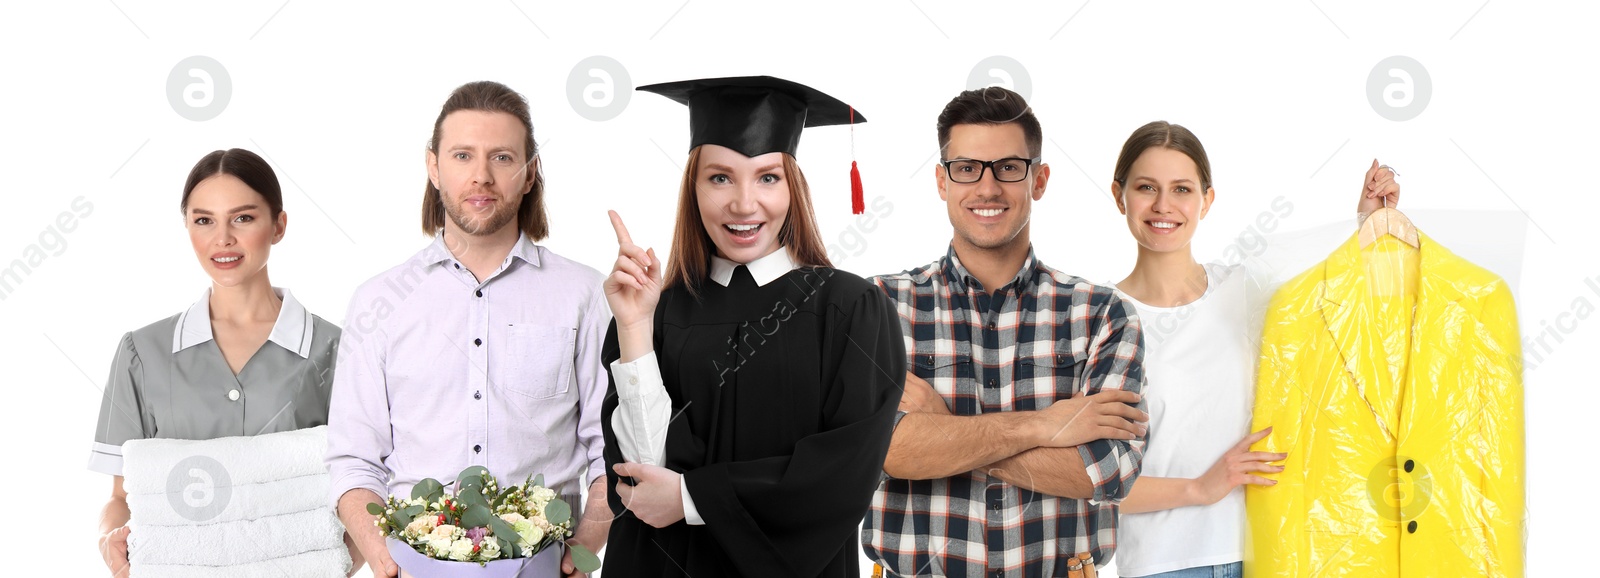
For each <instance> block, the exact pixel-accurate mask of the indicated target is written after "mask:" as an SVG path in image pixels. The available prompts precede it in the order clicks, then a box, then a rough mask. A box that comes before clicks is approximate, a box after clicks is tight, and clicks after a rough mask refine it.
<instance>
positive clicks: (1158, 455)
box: [1116, 264, 1257, 576]
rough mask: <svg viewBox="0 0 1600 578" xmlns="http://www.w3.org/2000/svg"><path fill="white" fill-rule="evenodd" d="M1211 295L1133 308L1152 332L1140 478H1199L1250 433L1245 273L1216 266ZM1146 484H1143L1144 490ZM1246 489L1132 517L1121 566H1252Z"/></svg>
mask: <svg viewBox="0 0 1600 578" xmlns="http://www.w3.org/2000/svg"><path fill="white" fill-rule="evenodd" d="M1205 270H1206V278H1207V283H1206V291H1205V294H1203V295H1202V296H1201V297H1200V298H1199V299H1197V300H1195V301H1194V302H1193V303H1189V304H1187V305H1183V306H1180V307H1151V306H1149V305H1145V304H1144V303H1141V302H1139V301H1138V300H1137V299H1134V298H1132V297H1129V296H1128V295H1127V294H1126V293H1122V292H1121V291H1118V292H1117V293H1118V296H1119V297H1122V298H1123V299H1126V300H1128V301H1129V302H1130V303H1133V304H1134V307H1135V308H1137V309H1138V312H1139V323H1140V326H1141V327H1142V328H1143V331H1144V347H1145V349H1144V372H1145V384H1146V387H1145V390H1144V399H1145V402H1146V405H1147V406H1148V409H1149V412H1150V434H1149V439H1148V442H1147V444H1146V445H1145V452H1144V463H1143V466H1142V469H1141V471H1140V473H1139V476H1140V478H1144V477H1156V478H1196V477H1199V476H1200V475H1201V474H1204V473H1205V472H1206V470H1208V469H1210V468H1211V466H1212V464H1215V463H1216V461H1217V458H1219V457H1222V454H1224V453H1226V452H1227V451H1228V449H1229V448H1232V447H1233V446H1234V444H1237V443H1239V440H1241V439H1243V438H1244V436H1245V435H1247V434H1248V433H1249V429H1250V410H1251V404H1252V403H1253V402H1254V397H1255V387H1254V383H1255V375H1254V374H1255V353H1256V351H1255V349H1256V346H1255V342H1256V341H1257V338H1256V336H1252V335H1250V332H1251V331H1252V329H1251V325H1252V324H1251V323H1250V317H1249V315H1250V312H1251V305H1250V302H1251V301H1252V299H1253V295H1252V294H1251V291H1250V287H1251V283H1252V281H1251V280H1250V279H1248V275H1247V274H1246V272H1245V269H1244V267H1241V266H1238V265H1234V266H1226V265H1221V264H1209V265H1206V266H1205ZM1138 484H1139V482H1137V481H1135V482H1134V487H1135V488H1137V487H1138ZM1245 523H1246V522H1245V512H1244V488H1242V487H1241V488H1235V489H1234V491H1233V492H1231V493H1229V494H1228V495H1227V496H1226V497H1224V498H1223V499H1222V500H1221V501H1219V502H1217V503H1215V504H1212V505H1209V506H1192V507H1186V508H1176V509H1171V510H1163V511H1160V512H1150V513H1144V514H1123V515H1122V521H1121V528H1120V530H1119V531H1118V535H1117V542H1118V544H1117V553H1116V566H1117V571H1118V572H1119V573H1120V574H1121V575H1122V576H1146V575H1149V574H1158V573H1161V572H1168V571H1172V570H1181V569H1184V568H1192V567H1196V566H1210V565H1215V564H1227V563H1231V562H1238V561H1240V560H1243V559H1244V530H1245Z"/></svg>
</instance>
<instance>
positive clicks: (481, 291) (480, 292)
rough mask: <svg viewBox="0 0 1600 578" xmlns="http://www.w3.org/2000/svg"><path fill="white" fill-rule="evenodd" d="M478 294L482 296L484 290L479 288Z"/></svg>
mask: <svg viewBox="0 0 1600 578" xmlns="http://www.w3.org/2000/svg"><path fill="white" fill-rule="evenodd" d="M478 296H479V297H482V296H483V290H482V289H479V290H478Z"/></svg>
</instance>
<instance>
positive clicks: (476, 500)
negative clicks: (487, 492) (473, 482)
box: [456, 492, 489, 508]
mask: <svg viewBox="0 0 1600 578" xmlns="http://www.w3.org/2000/svg"><path fill="white" fill-rule="evenodd" d="M456 501H458V502H461V503H463V504H466V505H469V506H483V507H485V508H488V507H489V499H488V498H485V497H483V493H482V492H462V493H461V495H459V496H456Z"/></svg>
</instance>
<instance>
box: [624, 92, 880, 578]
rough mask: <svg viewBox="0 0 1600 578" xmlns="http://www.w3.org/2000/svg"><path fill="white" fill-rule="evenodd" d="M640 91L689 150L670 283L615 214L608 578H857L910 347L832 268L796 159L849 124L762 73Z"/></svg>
mask: <svg viewBox="0 0 1600 578" xmlns="http://www.w3.org/2000/svg"><path fill="white" fill-rule="evenodd" d="M639 90H643V91H648V92H655V93H658V94H662V95H664V96H667V97H669V98H671V99H673V100H675V101H677V102H680V103H683V104H686V105H688V107H689V120H690V126H691V142H690V151H689V161H688V163H687V168H686V170H685V172H684V176H683V182H682V185H681V187H680V191H679V197H678V212H677V226H676V229H675V233H674V236H673V244H672V253H671V255H670V259H669V260H668V263H667V266H666V270H665V275H663V271H662V266H661V262H660V260H659V259H658V258H657V256H656V254H655V251H654V250H653V249H644V248H641V247H640V246H639V245H636V244H635V243H634V242H633V240H632V239H631V238H629V236H628V232H627V228H626V227H625V226H624V225H623V223H622V219H621V217H620V216H618V215H617V214H616V213H612V215H611V219H612V225H613V226H614V227H615V228H616V232H617V242H618V245H619V250H618V257H617V262H616V265H615V268H614V269H613V270H612V273H611V276H610V277H608V278H607V279H606V281H605V291H606V297H607V300H608V301H609V303H610V305H611V310H612V313H613V314H614V315H615V317H616V318H615V322H614V323H615V324H614V325H613V326H612V330H611V332H610V333H609V334H608V335H607V337H606V350H605V353H604V354H603V357H604V359H605V360H606V362H607V363H608V364H609V369H610V371H611V378H612V381H611V391H610V393H609V394H608V396H607V398H606V403H605V405H604V408H603V410H602V411H603V414H602V419H601V423H602V424H603V426H604V429H605V440H606V454H605V455H606V464H607V466H608V467H610V468H611V469H612V474H611V475H610V476H609V479H608V486H609V487H608V489H609V490H610V502H611V508H612V510H613V512H614V513H615V514H616V515H617V519H616V521H614V522H613V523H612V525H611V536H610V539H609V540H608V542H607V544H608V550H609V551H608V552H607V553H606V557H605V567H604V570H603V574H604V575H605V576H606V578H627V577H630V576H695V577H701V576H763V577H765V576H856V575H858V572H859V568H858V564H859V563H858V561H857V556H856V550H855V544H856V543H857V541H858V537H857V535H856V534H857V528H858V526H859V524H860V523H861V519H862V516H863V515H864V514H865V513H866V510H867V506H868V504H869V502H870V501H871V499H872V492H873V490H874V489H875V488H876V487H877V485H878V482H879V480H880V476H881V473H882V468H883V459H884V455H885V454H886V452H887V451H888V447H889V436H890V432H891V431H892V429H893V426H894V417H895V409H896V407H897V405H898V404H899V400H900V392H901V386H902V385H903V381H902V380H903V379H904V375H905V367H904V365H905V349H904V348H905V344H904V341H903V340H902V338H901V334H900V322H899V319H898V317H897V314H896V313H895V311H894V309H893V306H892V305H891V304H890V303H889V301H888V300H887V299H886V298H885V297H884V296H883V293H882V291H879V290H878V289H877V288H876V287H874V286H873V285H872V284H871V283H868V282H867V281H864V280H862V279H861V278H860V277H857V276H855V275H852V274H850V273H846V272H844V271H839V270H836V269H833V268H831V267H830V266H829V261H828V257H827V255H826V253H825V251H824V249H823V244H822V241H821V235H820V234H819V233H818V231H817V226H816V221H815V217H814V216H813V214H812V210H811V206H812V205H811V197H810V192H809V190H808V188H807V186H806V180H805V177H804V176H803V175H801V173H800V168H799V166H797V165H796V164H795V159H794V152H795V149H796V147H797V145H798V144H799V140H800V131H801V129H802V128H803V127H808V126H821V125H835V124H845V123H849V122H860V121H862V120H864V119H862V118H861V116H860V115H859V114H854V113H853V111H852V110H851V109H850V107H849V106H847V105H845V104H844V103H842V102H839V101H838V100H836V99H834V98H832V97H829V96H827V95H825V94H822V93H820V92H818V91H816V90H813V89H810V88H808V87H805V86H802V85H799V84H795V83H793V82H788V81H785V80H781V79H777V78H771V77H742V78H721V79H706V80H691V81H684V82H674V83H667V84H657V85H651V86H645V87H640V88H639Z"/></svg>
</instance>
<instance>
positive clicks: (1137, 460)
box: [1078, 295, 1145, 504]
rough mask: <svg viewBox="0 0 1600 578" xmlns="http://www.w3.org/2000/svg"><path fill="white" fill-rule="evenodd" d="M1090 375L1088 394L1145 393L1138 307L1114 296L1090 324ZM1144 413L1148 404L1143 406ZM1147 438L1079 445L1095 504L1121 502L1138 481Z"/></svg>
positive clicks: (1097, 441) (1085, 392) (1140, 407)
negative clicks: (1116, 390)
mask: <svg viewBox="0 0 1600 578" xmlns="http://www.w3.org/2000/svg"><path fill="white" fill-rule="evenodd" d="M1091 331H1092V337H1091V339H1090V340H1089V365H1088V367H1086V368H1085V371H1086V372H1087V373H1086V375H1087V376H1088V380H1087V383H1086V386H1085V388H1084V395H1092V394H1095V393H1099V392H1101V391H1105V390H1112V389H1120V390H1123V391H1130V392H1133V393H1139V394H1142V393H1143V392H1144V337H1143V334H1142V331H1141V330H1140V327H1139V317H1138V314H1137V313H1136V312H1134V309H1133V308H1132V307H1130V306H1128V304H1127V303H1126V302H1124V301H1122V300H1121V299H1119V298H1118V297H1116V296H1115V295H1113V296H1111V298H1110V299H1109V301H1108V302H1107V303H1106V305H1105V307H1104V308H1103V309H1102V310H1101V313H1100V314H1099V315H1097V316H1096V319H1094V320H1091ZM1138 407H1139V409H1141V410H1144V409H1145V403H1144V402H1143V401H1140V402H1139V405H1138ZM1144 444H1145V436H1139V437H1137V438H1134V439H1132V440H1111V439H1102V440H1095V441H1092V442H1089V443H1086V444H1083V445H1080V446H1078V453H1079V454H1080V455H1081V456H1082V458H1083V463H1084V466H1085V468H1086V469H1087V471H1088V474H1089V481H1090V482H1091V483H1093V484H1094V494H1093V495H1092V496H1091V497H1090V498H1089V501H1090V503H1093V504H1099V503H1103V502H1107V501H1109V502H1111V503H1121V502H1122V499H1123V498H1126V497H1127V496H1128V491H1129V490H1131V489H1132V488H1133V482H1134V480H1135V479H1137V478H1138V477H1139V467H1140V464H1141V463H1142V462H1143V461H1144Z"/></svg>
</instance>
